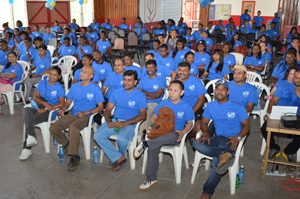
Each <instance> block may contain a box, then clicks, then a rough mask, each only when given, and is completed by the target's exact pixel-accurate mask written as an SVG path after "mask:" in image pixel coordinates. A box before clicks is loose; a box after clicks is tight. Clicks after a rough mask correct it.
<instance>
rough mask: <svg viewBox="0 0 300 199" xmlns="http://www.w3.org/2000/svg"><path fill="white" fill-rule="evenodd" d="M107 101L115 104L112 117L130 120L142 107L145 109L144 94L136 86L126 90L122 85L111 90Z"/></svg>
mask: <svg viewBox="0 0 300 199" xmlns="http://www.w3.org/2000/svg"><path fill="white" fill-rule="evenodd" d="M109 102H110V103H112V104H114V105H115V107H116V108H115V113H114V116H113V117H114V118H118V119H119V120H125V121H126V120H130V119H132V118H135V117H136V116H138V115H139V114H140V111H141V110H142V109H147V101H146V96H145V94H144V93H143V92H142V91H140V90H139V89H137V88H134V89H133V90H131V91H126V90H125V89H124V88H123V87H122V88H119V89H116V90H114V91H113V92H112V94H111V96H110V98H109Z"/></svg>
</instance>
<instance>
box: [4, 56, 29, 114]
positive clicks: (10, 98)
mask: <svg viewBox="0 0 300 199" xmlns="http://www.w3.org/2000/svg"><path fill="white" fill-rule="evenodd" d="M19 63H20V64H21V66H22V69H23V74H22V79H21V80H20V81H16V82H14V83H13V85H12V87H13V89H12V90H11V91H7V92H4V93H2V95H4V96H5V97H6V102H7V104H8V108H9V112H10V114H11V115H13V114H14V113H15V110H14V109H15V107H14V95H15V94H17V93H20V96H21V98H22V101H23V103H24V104H25V99H24V93H23V85H22V83H23V82H24V80H25V79H26V78H27V75H28V71H29V68H30V65H29V63H28V62H27V63H26V62H23V61H20V62H19ZM17 84H19V88H18V89H16V85H17Z"/></svg>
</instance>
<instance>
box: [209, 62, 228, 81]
mask: <svg viewBox="0 0 300 199" xmlns="http://www.w3.org/2000/svg"><path fill="white" fill-rule="evenodd" d="M218 65H219V63H216V62H213V63H212V65H211V67H210V69H209V71H208V66H209V64H207V65H206V66H205V71H206V72H208V76H207V79H208V80H214V79H223V78H224V75H227V74H229V66H228V65H227V64H226V63H224V64H223V68H222V71H219V72H217V71H216V69H217V67H218Z"/></svg>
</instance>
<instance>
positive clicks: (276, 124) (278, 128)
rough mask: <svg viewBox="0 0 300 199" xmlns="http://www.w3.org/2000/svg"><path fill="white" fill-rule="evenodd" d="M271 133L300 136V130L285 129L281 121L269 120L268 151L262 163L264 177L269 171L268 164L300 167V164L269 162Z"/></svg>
mask: <svg viewBox="0 0 300 199" xmlns="http://www.w3.org/2000/svg"><path fill="white" fill-rule="evenodd" d="M271 133H281V134H290V135H300V129H291V128H285V127H284V126H283V124H282V123H281V122H280V120H271V119H269V120H268V123H267V141H266V151H265V157H264V159H263V162H262V173H263V176H265V175H266V170H267V164H268V163H273V164H283V165H287V166H294V167H300V164H297V163H290V162H280V161H274V160H269V153H270V140H271Z"/></svg>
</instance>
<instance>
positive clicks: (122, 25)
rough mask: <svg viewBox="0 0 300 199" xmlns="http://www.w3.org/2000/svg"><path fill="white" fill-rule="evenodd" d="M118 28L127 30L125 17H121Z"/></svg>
mask: <svg viewBox="0 0 300 199" xmlns="http://www.w3.org/2000/svg"><path fill="white" fill-rule="evenodd" d="M119 28H120V29H122V30H125V31H128V30H129V26H128V24H126V18H122V24H120V25H119Z"/></svg>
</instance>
